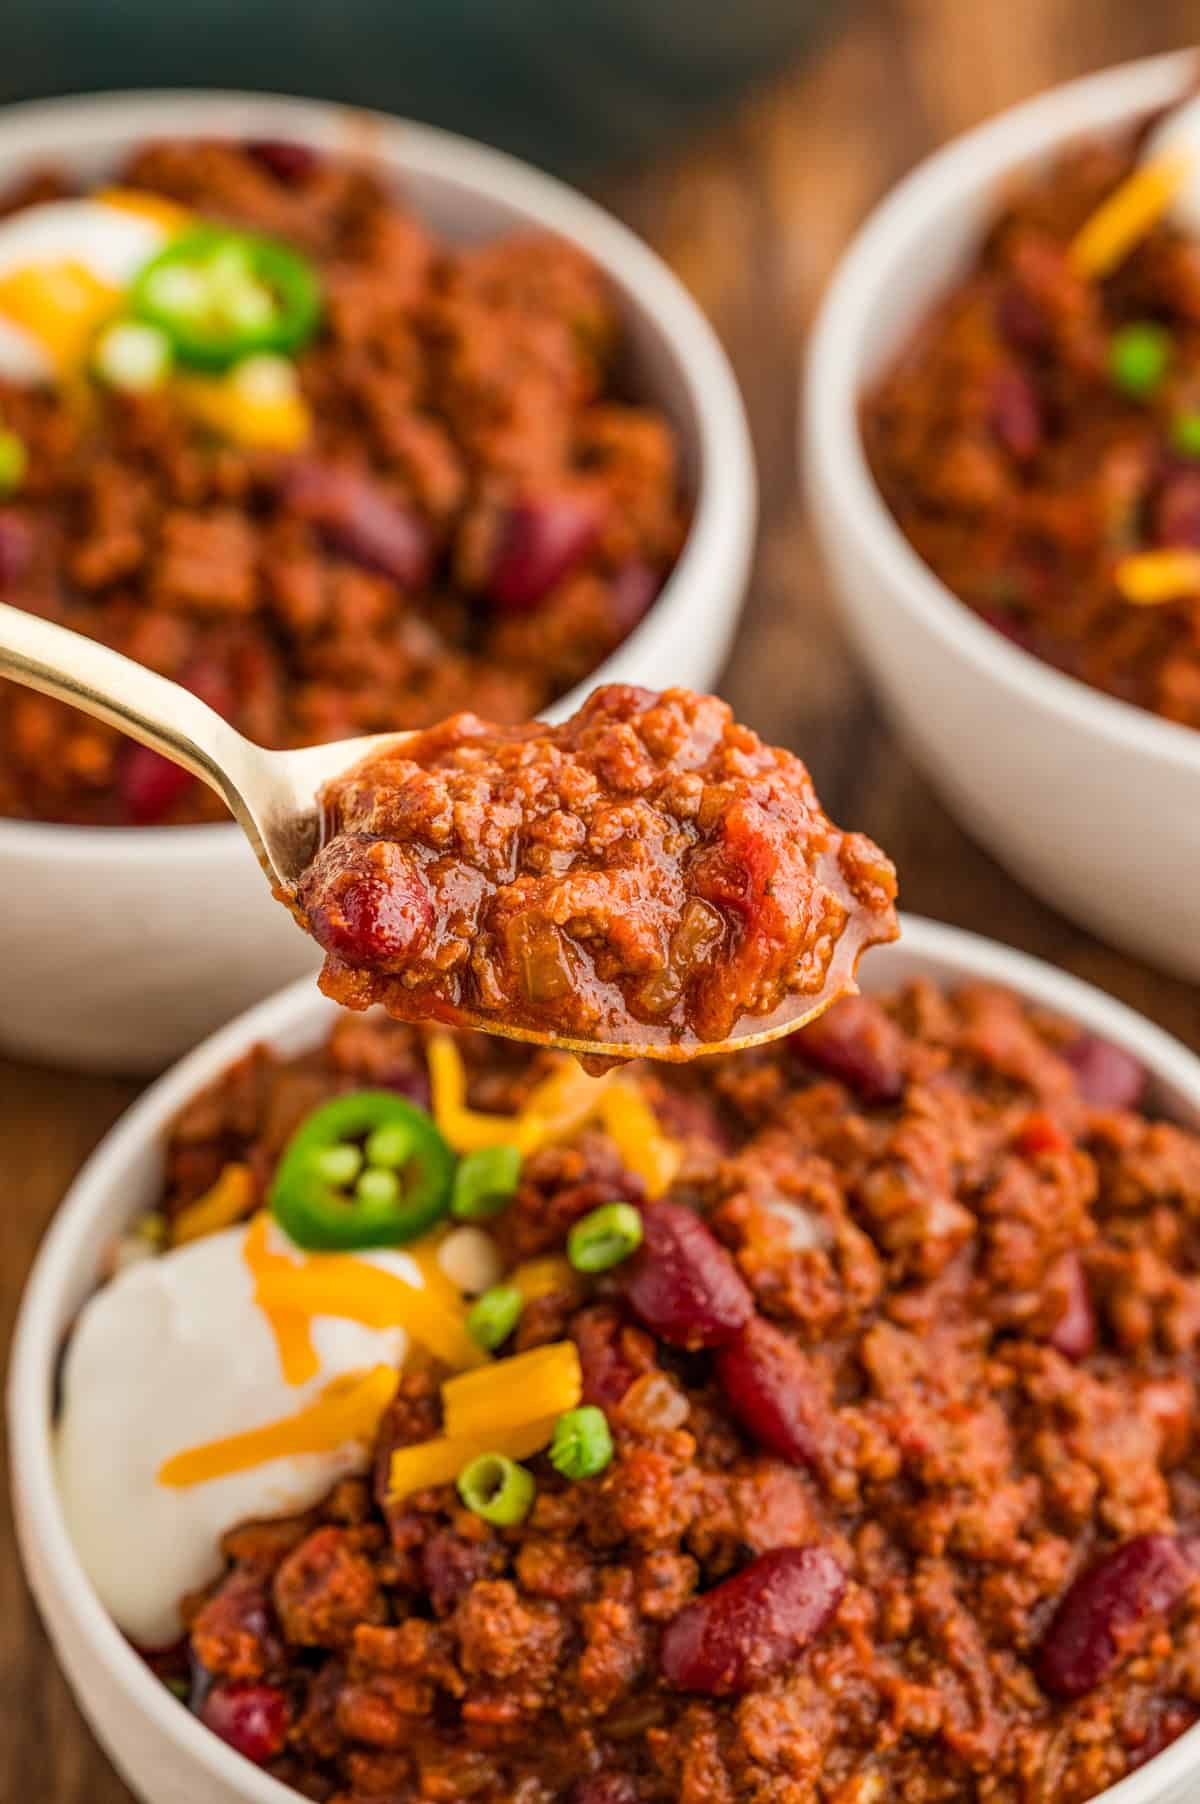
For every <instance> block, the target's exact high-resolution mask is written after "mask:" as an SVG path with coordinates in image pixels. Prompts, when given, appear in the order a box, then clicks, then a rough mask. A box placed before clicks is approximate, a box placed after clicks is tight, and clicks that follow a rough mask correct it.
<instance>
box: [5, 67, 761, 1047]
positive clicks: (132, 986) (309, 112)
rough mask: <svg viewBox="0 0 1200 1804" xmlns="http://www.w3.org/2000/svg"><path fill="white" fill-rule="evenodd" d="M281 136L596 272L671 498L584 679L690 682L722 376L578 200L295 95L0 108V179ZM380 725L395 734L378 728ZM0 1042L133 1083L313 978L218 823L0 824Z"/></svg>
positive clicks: (743, 468) (625, 241)
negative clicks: (654, 418) (143, 146)
mask: <svg viewBox="0 0 1200 1804" xmlns="http://www.w3.org/2000/svg"><path fill="white" fill-rule="evenodd" d="M204 135H209V136H212V135H216V136H234V137H242V136H247V135H253V136H258V137H268V136H269V137H287V138H292V139H296V140H299V141H300V142H302V143H305V144H311V145H314V146H316V147H318V148H323V149H329V150H336V149H349V150H352V151H366V152H368V153H369V154H370V155H371V156H372V157H373V158H374V159H375V160H376V161H377V162H378V163H379V164H380V165H381V166H382V167H383V168H384V169H385V170H386V171H388V172H389V173H390V174H394V175H395V177H396V180H397V184H398V186H399V187H400V188H401V190H402V191H403V192H404V193H405V194H407V195H408V196H410V197H411V199H412V201H413V202H414V204H415V205H416V207H417V208H418V209H419V211H420V212H421V213H422V214H423V215H424V216H425V217H426V218H427V219H429V220H430V221H432V223H433V225H434V226H435V227H436V228H437V229H438V230H439V231H440V232H443V233H445V235H446V236H447V237H449V238H451V239H460V240H472V239H480V238H487V237H492V236H495V235H496V234H498V233H501V232H504V231H508V230H510V229H512V228H514V227H523V226H529V225H536V226H544V227H549V228H552V229H553V230H555V231H557V232H560V233H561V234H562V235H563V236H564V237H566V238H569V239H571V240H572V241H573V242H574V243H576V244H578V245H580V246H582V248H583V249H584V250H585V251H586V252H587V253H588V254H589V255H590V256H591V257H592V258H594V259H595V261H596V262H597V263H598V264H599V265H600V266H601V267H602V268H603V269H604V270H605V271H606V272H607V273H608V275H609V277H610V278H611V279H612V281H613V283H614V285H615V288H616V290H617V293H618V296H619V299H620V304H621V307H622V311H623V314H624V319H625V325H626V331H627V337H628V344H629V363H630V373H631V375H632V377H633V380H634V383H635V385H636V389H637V392H638V393H639V394H641V395H644V396H645V397H646V399H648V400H650V401H653V402H655V403H657V404H658V406H660V407H661V408H662V409H663V411H664V412H665V413H666V414H667V416H668V417H669V418H670V419H671V420H672V422H673V423H674V425H675V428H676V430H677V432H678V434H679V438H680V441H681V444H682V447H683V455H684V467H685V477H686V481H687V484H688V488H689V491H690V494H691V497H692V500H693V509H694V512H693V520H692V527H691V532H690V534H689V536H688V541H687V544H686V546H685V548H684V551H683V555H682V557H681V558H680V561H679V564H678V565H677V567H676V569H675V571H674V573H673V574H672V576H671V578H670V580H669V581H668V582H667V584H666V586H665V588H664V589H663V592H662V595H661V596H660V597H659V599H658V601H657V602H656V604H655V606H654V607H653V608H652V609H651V611H650V613H649V614H648V615H647V617H646V619H645V620H644V621H643V622H642V624H641V625H640V626H639V627H638V628H637V629H636V631H635V632H633V633H632V634H631V635H630V636H629V638H628V639H627V640H626V641H625V643H624V644H623V645H622V646H621V647H620V648H619V649H618V650H617V651H616V652H615V653H614V655H613V656H612V657H611V658H609V659H608V660H607V661H606V662H605V663H604V664H602V665H601V666H600V668H599V669H598V670H596V671H595V673H594V674H593V675H592V676H591V677H590V678H588V680H587V682H586V683H585V684H583V685H582V686H581V687H580V688H579V689H577V690H574V691H573V692H572V693H571V694H570V695H567V696H565V697H564V698H563V699H562V700H561V701H560V702H558V703H557V704H556V706H555V707H554V708H553V709H551V710H550V713H551V715H552V717H561V716H562V715H563V714H566V713H570V712H571V710H572V709H573V708H575V707H576V706H578V704H579V703H580V702H581V701H582V700H583V697H584V695H585V694H586V693H587V691H588V690H590V689H591V688H592V687H593V686H594V685H595V684H596V683H599V682H639V683H644V684H646V685H647V686H648V687H650V688H661V687H664V686H665V685H667V684H669V683H686V684H689V685H691V686H692V687H693V688H697V689H707V688H709V687H711V685H712V682H713V679H714V678H715V676H716V674H717V671H718V670H719V668H720V666H721V664H722V662H723V660H724V657H725V653H726V650H727V648H728V645H729V641H730V639H731V637H732V634H733V628H734V623H735V621H736V618H737V612H738V608H739V606H740V603H741V600H742V595H743V592H744V589H745V584H746V577H747V573H748V569H749V562H750V556H751V551H752V546H753V537H754V523H755V505H756V504H755V479H754V465H753V458H752V454H751V450H750V440H749V435H748V433H747V429H746V421H745V416H744V413H743V411H742V405H741V400H740V398H739V395H738V391H737V386H736V384H735V382H734V379H733V374H732V372H731V370H730V368H729V365H728V363H727V361H726V359H725V355H724V353H723V352H722V350H721V348H720V345H719V344H718V342H717V340H716V337H715V336H714V334H713V332H712V329H711V328H710V326H709V325H708V324H707V322H706V321H705V319H704V317H703V315H702V314H701V313H700V311H699V309H698V308H697V307H696V305H695V303H694V302H693V301H692V300H691V299H690V298H689V297H688V295H687V294H686V292H685V291H684V289H683V288H682V286H681V285H680V284H679V282H677V281H676V279H675V277H674V276H673V275H672V274H671V272H670V271H669V270H668V269H667V268H666V266H665V264H663V263H662V262H660V261H659V259H658V258H657V257H656V256H655V255H654V254H653V252H651V251H650V250H648V249H647V247H646V246H645V245H644V244H642V243H641V242H640V240H639V239H637V238H636V237H634V235H633V234H632V233H631V232H629V231H627V230H626V229H625V228H624V227H623V226H621V225H619V224H618V223H617V221H616V220H615V219H612V218H610V217H609V215H608V214H606V213H604V212H603V211H601V209H600V208H599V207H596V206H594V205H593V204H592V203H591V202H590V201H588V200H585V199H584V198H583V197H582V196H581V195H579V194H576V193H574V192H573V191H572V190H571V189H569V188H567V187H564V186H563V185H562V184H561V183H559V182H556V181H554V180H552V179H551V178H550V177H549V176H545V175H542V174H540V173H538V171H536V170H534V169H531V168H529V167H528V166H527V165H525V164H523V163H519V162H517V161H515V160H514V159H513V158H512V157H508V156H504V155H502V154H501V153H500V152H498V151H493V150H486V149H484V148H483V147H482V146H480V145H477V144H471V143H469V142H468V141H467V140H466V139H463V138H457V137H454V136H452V135H450V134H449V133H446V132H440V131H435V130H432V129H430V128H428V127H425V126H418V125H412V124H409V123H407V122H405V121H402V120H397V119H389V118H387V117H385V116H384V115H382V114H371V113H361V112H355V111H351V110H350V109H347V108H345V107H338V106H332V105H327V104H323V103H319V102H314V101H306V100H291V99H284V98H280V97H276V96H270V95H248V94H204V93H176V94H157V95H144V94H114V95H104V96H100V97H98V98H95V99H82V100H67V101H51V102H47V103H43V104H38V105H34V106H20V107H11V108H8V109H6V110H5V111H4V113H3V114H2V115H0V189H2V188H4V187H6V186H7V185H8V183H9V182H10V181H11V180H12V179H13V178H14V177H15V176H17V175H18V174H19V173H20V172H21V171H23V170H27V169H29V168H31V167H34V166H36V165H37V164H39V163H45V162H53V163H56V164H61V165H65V166H67V167H69V168H70V169H72V170H75V171H77V172H78V173H79V174H80V175H82V176H84V177H85V178H92V177H99V176H103V175H105V174H106V173H107V172H108V171H110V170H111V169H112V167H113V166H114V164H116V163H117V162H119V161H120V159H121V158H122V157H123V156H125V155H126V154H127V153H128V152H129V151H130V150H131V149H132V148H133V147H134V146H136V145H137V144H139V143H141V142H142V141H143V140H144V139H146V138H153V137H163V136H174V137H187V136H204ZM398 724H402V723H398ZM0 872H2V873H3V877H4V930H3V933H0V1045H2V1046H3V1047H4V1048H5V1049H6V1050H8V1051H10V1052H15V1053H18V1054H20V1055H22V1056H24V1057H27V1058H35V1059H41V1060H45V1061H48V1062H51V1063H56V1064H67V1065H74V1066H82V1067H89V1068H92V1069H107V1070H126V1071H153V1070H158V1069H160V1068H161V1067H162V1066H163V1065H164V1064H166V1063H167V1061H168V1060H170V1059H172V1058H175V1057H177V1056H178V1055H179V1054H180V1053H181V1052H183V1051H185V1050H186V1048H187V1047H189V1046H193V1045H195V1043H196V1041H197V1040H199V1039H200V1038H201V1037H202V1036H203V1035H204V1034H206V1033H209V1032H211V1031H212V1029H213V1028H214V1027H216V1026H218V1025H219V1024H220V1023H221V1022H222V1021H227V1020H228V1019H229V1018H230V1016H231V1015H233V1014H235V1013H237V1011H238V1010H239V1009H243V1008H245V1007H246V1006H247V1005H248V1004H249V1003H251V1002H254V1001H257V1000H258V998H259V997H261V996H264V995H266V994H267V993H268V992H270V991H271V990H274V989H276V988H278V986H279V985H280V984H281V983H284V982H286V981H287V980H289V979H290V978H292V977H295V976H297V975H298V974H299V973H301V972H302V971H312V970H314V969H315V967H316V963H317V960H316V957H315V955H314V952H313V949H312V948H311V946H310V944H309V943H308V942H307V941H306V940H305V939H304V937H303V936H302V935H301V934H300V933H299V932H298V931H297V929H296V927H295V926H294V925H293V923H292V922H291V920H290V919H289V917H288V916H287V914H286V913H285V912H284V910H283V909H281V908H280V907H279V905H278V904H277V903H275V902H273V901H272V900H271V897H270V895H269V893H268V890H267V887H266V884H265V883H264V882H263V878H262V873H261V872H260V870H259V868H258V865H257V863H256V862H255V859H254V856H253V854H252V853H251V852H250V850H249V848H248V846H247V845H246V844H245V842H244V841H243V839H242V837H241V835H240V833H239V832H238V830H237V828H235V827H234V826H232V825H229V826H209V827H160V828H154V827H146V828H103V829H101V828H88V827H60V826H48V825H44V824H41V823H28V822H17V821H7V820H0Z"/></svg>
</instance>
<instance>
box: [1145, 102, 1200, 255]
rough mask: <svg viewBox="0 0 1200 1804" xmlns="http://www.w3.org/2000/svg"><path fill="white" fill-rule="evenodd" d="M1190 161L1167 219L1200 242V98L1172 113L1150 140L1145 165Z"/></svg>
mask: <svg viewBox="0 0 1200 1804" xmlns="http://www.w3.org/2000/svg"><path fill="white" fill-rule="evenodd" d="M1174 158H1182V159H1186V161H1187V163H1188V171H1187V174H1186V176H1185V178H1184V181H1183V184H1182V186H1181V187H1180V188H1179V190H1178V192H1177V193H1176V195H1175V197H1174V199H1173V200H1172V202H1171V205H1170V208H1169V210H1168V215H1167V217H1168V218H1169V219H1170V220H1171V221H1172V222H1173V224H1175V225H1177V226H1178V227H1179V229H1180V231H1182V232H1187V233H1189V234H1191V235H1193V236H1195V237H1198V238H1200V98H1198V99H1196V100H1186V101H1184V103H1183V105H1182V106H1177V107H1175V108H1173V109H1172V111H1171V112H1169V113H1168V114H1167V116H1166V118H1165V119H1163V120H1162V121H1161V122H1160V123H1159V124H1158V125H1156V126H1155V128H1154V130H1153V131H1152V132H1151V133H1150V134H1149V136H1148V137H1147V139H1146V143H1145V147H1144V149H1143V151H1142V161H1143V163H1158V162H1163V161H1170V160H1172V159H1174Z"/></svg>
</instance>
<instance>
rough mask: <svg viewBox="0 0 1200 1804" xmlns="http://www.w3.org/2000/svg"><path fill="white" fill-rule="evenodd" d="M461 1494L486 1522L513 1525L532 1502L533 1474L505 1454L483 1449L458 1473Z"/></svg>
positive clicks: (467, 1503) (523, 1518) (500, 1525)
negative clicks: (476, 1457) (482, 1451)
mask: <svg viewBox="0 0 1200 1804" xmlns="http://www.w3.org/2000/svg"><path fill="white" fill-rule="evenodd" d="M458 1494H459V1496H460V1497H461V1498H462V1500H463V1502H464V1503H465V1504H466V1506H467V1508H468V1509H469V1510H473V1511H474V1513H475V1515H477V1516H482V1517H483V1520H484V1521H485V1522H491V1523H494V1524H495V1526H496V1527H497V1528H512V1527H514V1526H515V1524H516V1523H518V1522H524V1520H525V1518H526V1516H528V1514H529V1511H530V1509H531V1508H532V1506H533V1494H534V1483H533V1477H532V1474H531V1473H529V1472H527V1471H526V1470H525V1468H524V1466H518V1464H517V1462H516V1461H515V1460H511V1459H509V1458H508V1456H507V1455H506V1454H503V1453H481V1454H480V1455H479V1457H478V1459H473V1460H472V1461H471V1463H470V1465H469V1466H466V1467H465V1468H464V1469H463V1471H461V1472H460V1473H459V1475H458Z"/></svg>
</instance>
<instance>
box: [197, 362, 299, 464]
mask: <svg viewBox="0 0 1200 1804" xmlns="http://www.w3.org/2000/svg"><path fill="white" fill-rule="evenodd" d="M172 392H173V393H174V395H175V397H176V399H177V400H178V402H179V405H180V407H181V408H182V409H183V411H184V412H185V413H186V414H188V415H189V416H190V418H191V419H193V420H195V421H196V422H197V423H198V424H199V425H201V426H207V427H209V428H210V430H211V431H213V432H216V433H218V434H219V435H220V436H221V437H222V438H227V439H229V440H230V441H231V442H232V443H233V444H235V445H245V446H247V447H249V448H251V449H254V448H258V449H262V450H267V451H295V450H298V449H299V447H300V446H301V445H304V444H306V443H307V442H308V439H309V437H310V436H311V434H312V415H311V413H310V412H309V408H308V403H307V402H306V401H305V399H304V396H303V395H302V394H300V393H299V392H297V393H295V394H280V395H272V396H270V397H263V398H258V397H255V396H251V395H249V394H246V393H245V392H243V391H242V390H241V389H239V387H238V385H237V382H236V380H235V379H234V378H233V377H230V376H181V377H180V378H179V379H178V380H177V381H176V382H175V383H174V384H173V388H172Z"/></svg>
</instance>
